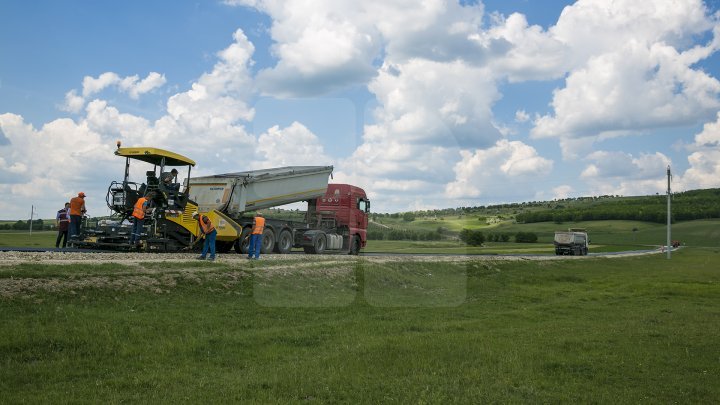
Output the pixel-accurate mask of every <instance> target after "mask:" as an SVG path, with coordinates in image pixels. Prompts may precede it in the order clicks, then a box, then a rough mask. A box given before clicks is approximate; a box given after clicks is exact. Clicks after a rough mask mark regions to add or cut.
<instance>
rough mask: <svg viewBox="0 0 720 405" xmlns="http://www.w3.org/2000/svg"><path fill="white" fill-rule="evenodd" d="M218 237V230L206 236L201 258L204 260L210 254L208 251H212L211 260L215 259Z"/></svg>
mask: <svg viewBox="0 0 720 405" xmlns="http://www.w3.org/2000/svg"><path fill="white" fill-rule="evenodd" d="M216 237H217V230H215V229H213V231H212V232H210V233H209V234H207V235H205V243H203V250H202V253H201V254H200V257H202V258H203V259H204V258H205V256H206V255H207V254H208V250H209V251H210V258H211V259H214V258H215V238H216Z"/></svg>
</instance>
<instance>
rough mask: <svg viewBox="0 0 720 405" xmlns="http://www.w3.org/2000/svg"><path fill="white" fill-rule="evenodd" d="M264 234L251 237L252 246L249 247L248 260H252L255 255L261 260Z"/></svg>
mask: <svg viewBox="0 0 720 405" xmlns="http://www.w3.org/2000/svg"><path fill="white" fill-rule="evenodd" d="M262 239H263V236H262V234H259V235H257V234H252V235H250V246H248V258H252V257H253V255H255V258H256V259H259V258H260V249H262Z"/></svg>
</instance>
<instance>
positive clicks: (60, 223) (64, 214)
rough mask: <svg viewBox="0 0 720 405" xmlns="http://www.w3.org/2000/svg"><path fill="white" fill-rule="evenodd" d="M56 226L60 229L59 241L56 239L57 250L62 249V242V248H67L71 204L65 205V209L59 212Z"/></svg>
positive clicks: (56, 217)
mask: <svg viewBox="0 0 720 405" xmlns="http://www.w3.org/2000/svg"><path fill="white" fill-rule="evenodd" d="M55 226H57V229H58V235H57V239H55V248H59V247H60V241H62V247H65V246H67V240H68V230H69V228H70V203H69V202H66V203H65V208H61V209H60V210H58V212H57V215H56V216H55Z"/></svg>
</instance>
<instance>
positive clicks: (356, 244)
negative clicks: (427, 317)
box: [350, 235, 360, 255]
mask: <svg viewBox="0 0 720 405" xmlns="http://www.w3.org/2000/svg"><path fill="white" fill-rule="evenodd" d="M350 254H351V255H357V254H360V237H359V236H357V235H355V236H353V238H352V240H351V241H350Z"/></svg>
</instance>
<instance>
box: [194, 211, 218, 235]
mask: <svg viewBox="0 0 720 405" xmlns="http://www.w3.org/2000/svg"><path fill="white" fill-rule="evenodd" d="M203 218H207V224H206V223H205V221H203ZM198 222H199V223H200V229H202V233H204V234H205V235H207V234H209V233H210V232H212V231H214V230H215V227H214V226H213V224H212V221H210V218H208V217H206V216H205V215H202V214H201V215H200V216H199V217H198Z"/></svg>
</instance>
